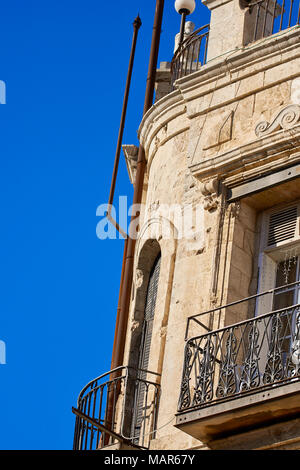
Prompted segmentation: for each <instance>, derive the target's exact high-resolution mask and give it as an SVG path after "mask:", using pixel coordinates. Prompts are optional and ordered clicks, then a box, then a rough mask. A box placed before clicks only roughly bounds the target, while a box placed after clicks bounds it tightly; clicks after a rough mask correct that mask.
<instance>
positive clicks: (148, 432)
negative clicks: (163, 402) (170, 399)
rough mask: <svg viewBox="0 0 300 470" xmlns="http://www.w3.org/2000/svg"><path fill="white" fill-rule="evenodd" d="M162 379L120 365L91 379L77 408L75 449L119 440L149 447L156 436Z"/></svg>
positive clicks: (93, 448)
mask: <svg viewBox="0 0 300 470" xmlns="http://www.w3.org/2000/svg"><path fill="white" fill-rule="evenodd" d="M149 378H151V379H152V380H149ZM158 379H159V374H156V373H154V372H149V371H143V370H136V369H133V368H131V367H118V368H116V369H114V370H112V371H110V372H107V373H105V374H103V375H101V376H100V377H97V378H96V379H94V380H92V381H91V382H89V383H88V384H87V385H86V386H85V387H84V388H83V390H82V391H81V392H80V394H79V397H78V400H77V408H74V409H73V411H74V413H75V414H76V415H77V416H76V422H75V432H74V443H73V449H74V450H97V449H101V448H104V447H106V446H108V445H112V444H116V443H117V442H118V441H121V442H124V443H131V444H134V445H136V446H139V447H142V448H147V447H148V445H149V442H150V440H151V439H152V438H153V437H154V436H155V429H156V419H157V411H158V403H159V396H160V385H159V383H157V380H158Z"/></svg>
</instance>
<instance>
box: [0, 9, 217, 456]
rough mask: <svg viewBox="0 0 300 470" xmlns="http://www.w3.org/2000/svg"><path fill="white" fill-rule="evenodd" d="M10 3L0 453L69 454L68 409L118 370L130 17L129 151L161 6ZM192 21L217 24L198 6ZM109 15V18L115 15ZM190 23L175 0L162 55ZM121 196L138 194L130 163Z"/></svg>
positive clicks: (0, 178)
mask: <svg viewBox="0 0 300 470" xmlns="http://www.w3.org/2000/svg"><path fill="white" fill-rule="evenodd" d="M103 3H105V2H103V1H100V0H85V1H84V2H83V1H79V0H72V1H71V0H59V1H58V0H54V1H53V0H52V1H51V2H50V1H47V0H44V1H42V2H41V1H40V0H26V1H24V0H11V1H10V2H1V12H0V44H1V47H0V80H3V81H4V82H5V83H6V93H7V94H6V100H7V102H6V104H5V105H0V122H1V128H0V135H1V158H0V165H1V168H0V188H1V199H0V204H1V232H0V233H1V249H0V265H1V270H0V276H1V278H0V286H1V295H0V341H4V342H5V345H6V362H7V363H6V364H5V365H0V418H1V425H0V449H7V450H11V449H29V450H39V449H58V450H59V449H71V448H72V441H73V428H74V415H73V414H72V412H71V407H72V406H75V405H76V399H77V395H78V393H79V391H80V390H81V389H82V387H83V386H84V385H85V384H86V383H87V382H88V381H89V380H91V379H92V378H94V377H96V376H98V375H100V374H102V373H104V372H106V371H108V370H109V369H110V361H111V351H112V343H113V336H114V326H115V316H116V307H117V300H118V292H119V284H120V271H121V262H122V255H123V241H122V240H99V239H98V238H97V236H96V225H97V223H98V222H99V217H97V216H96V209H97V207H98V206H99V205H100V204H103V203H106V202H107V199H108V195H109V188H110V180H111V175H112V168H113V160H114V155H115V148H116V141H117V135H118V129H119V122H120V114H121V107H122V101H123V93H124V86H125V80H126V74H127V67H128V60H129V53H130V45H131V38H132V30H133V29H132V22H133V20H134V18H135V17H136V15H137V13H139V14H140V16H141V19H142V23H143V25H142V28H141V29H140V33H139V40H138V45H137V54H136V59H135V66H134V73H133V78H132V89H131V92H130V97H129V104H128V114H127V121H126V127H125V132H124V139H123V143H126V144H137V128H138V125H139V121H140V119H141V117H142V109H143V102H144V93H145V85H146V74H147V68H148V57H149V49H150V41H151V34H152V25H153V17H154V10H155V0H146V1H145V0H143V1H138V0H130V1H129V2H124V1H123V0H122V1H121V0H116V1H115V2H111V3H109V4H108V9H107V8H106V9H105V10H104V8H103ZM197 3H198V5H197V9H196V11H195V13H194V14H193V15H191V17H190V18H189V19H190V20H192V21H194V22H195V23H196V25H197V26H198V27H200V26H202V25H204V24H206V23H208V17H209V15H208V10H207V8H206V7H204V6H203V5H202V4H200V1H199V0H198V2H197ZM110 6H111V7H112V10H111V11H108V10H109V7H110ZM179 25H180V18H179V16H178V14H177V13H176V12H175V10H174V2H173V0H172V1H171V0H166V2H165V13H164V21H163V32H162V37H161V49H160V59H159V60H160V61H170V60H171V58H172V52H173V46H174V36H175V34H176V33H177V32H178V29H179ZM119 195H127V196H128V197H129V201H131V198H132V187H131V185H130V183H129V180H128V176H127V171H126V168H125V164H124V160H123V156H122V158H121V165H120V173H119V177H118V181H117V191H116V201H117V200H118V196H119Z"/></svg>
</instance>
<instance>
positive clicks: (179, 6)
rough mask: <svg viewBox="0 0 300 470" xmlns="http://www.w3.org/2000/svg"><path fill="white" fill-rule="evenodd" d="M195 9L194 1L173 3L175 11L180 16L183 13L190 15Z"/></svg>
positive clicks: (178, 0) (183, 0)
mask: <svg viewBox="0 0 300 470" xmlns="http://www.w3.org/2000/svg"><path fill="white" fill-rule="evenodd" d="M195 8H196V2H195V0H176V2H175V10H176V11H177V13H179V14H181V13H183V12H187V11H188V14H189V15H190V14H191V13H193V11H194V10H195Z"/></svg>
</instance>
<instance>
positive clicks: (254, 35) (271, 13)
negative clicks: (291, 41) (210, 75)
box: [171, 0, 300, 87]
mask: <svg viewBox="0 0 300 470" xmlns="http://www.w3.org/2000/svg"><path fill="white" fill-rule="evenodd" d="M245 2H246V3H247V8H249V12H250V15H251V18H252V22H251V21H249V31H248V34H249V37H248V40H247V43H248V44H249V43H251V42H254V41H257V40H258V39H262V38H265V37H268V36H271V35H273V34H276V33H279V32H280V31H283V30H285V29H288V28H290V27H292V26H296V25H298V24H299V23H300V0H253V1H247V0H245ZM209 28H210V25H209V24H207V25H205V26H202V27H201V28H199V29H197V31H195V32H193V33H192V34H190V35H189V36H188V37H187V38H186V39H185V40H184V41H183V43H182V45H181V46H180V47H179V48H178V49H177V51H176V52H175V54H174V56H173V59H172V62H171V84H172V87H173V84H174V82H175V81H176V80H177V79H178V78H182V77H185V76H186V75H189V74H191V73H193V72H195V71H197V70H199V68H200V67H201V66H202V65H204V64H205V63H206V60H207V46H208V40H209Z"/></svg>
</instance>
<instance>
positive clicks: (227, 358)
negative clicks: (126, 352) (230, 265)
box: [178, 283, 300, 412]
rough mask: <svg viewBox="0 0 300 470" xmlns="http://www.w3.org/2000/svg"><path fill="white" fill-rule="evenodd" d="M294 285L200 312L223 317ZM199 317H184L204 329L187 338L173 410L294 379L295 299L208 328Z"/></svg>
mask: <svg viewBox="0 0 300 470" xmlns="http://www.w3.org/2000/svg"><path fill="white" fill-rule="evenodd" d="M297 285H299V283H293V284H289V285H288V286H285V287H284V288H277V289H273V290H272V291H267V292H264V293H262V294H259V295H257V296H252V297H248V298H247V299H244V300H242V301H239V302H233V303H231V304H228V305H225V306H222V307H219V308H218V309H214V310H210V311H208V312H204V313H203V314H202V315H205V314H207V315H208V316H209V317H210V318H211V315H213V316H214V315H215V314H216V312H219V313H220V314H221V315H223V319H224V315H226V314H229V315H231V314H238V313H241V311H243V314H245V312H246V311H248V312H249V311H250V310H252V311H255V310H256V311H257V309H259V308H262V307H264V308H265V307H266V305H267V303H265V302H266V299H265V298H262V297H263V296H272V295H274V293H276V294H277V293H279V292H284V289H285V290H286V289H289V288H290V289H291V287H295V286H297ZM280 289H281V291H280ZM269 299H270V297H269ZM259 303H260V306H259ZM246 305H247V308H244V307H245V306H246ZM200 317H201V315H198V316H194V317H191V318H190V320H192V321H193V322H197V323H195V324H197V325H198V327H201V328H202V330H206V332H205V333H204V334H202V335H200V336H194V337H192V338H190V339H188V340H187V343H186V347H185V357H184V368H183V374H182V383H181V391H180V398H179V405H178V411H179V412H183V411H186V410H188V409H195V408H201V407H205V406H209V405H212V404H216V403H219V402H221V401H224V400H232V399H235V398H237V397H241V396H245V395H246V394H249V393H255V392H256V391H260V390H263V389H266V388H269V387H272V388H273V387H275V386H281V385H283V384H287V383H290V382H291V381H297V380H300V304H296V305H293V306H290V307H285V308H282V309H280V310H276V311H273V312H271V313H266V314H263V315H259V316H253V317H252V318H250V319H248V320H245V321H242V322H239V323H235V324H233V325H230V326H225V327H223V328H219V329H216V330H213V331H209V332H208V331H207V330H209V328H208V327H207V326H205V324H204V323H203V322H204V321H205V320H203V317H202V318H201V321H200V320H199V318H200ZM225 318H226V316H225ZM215 320H216V318H215V317H214V321H215Z"/></svg>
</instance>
